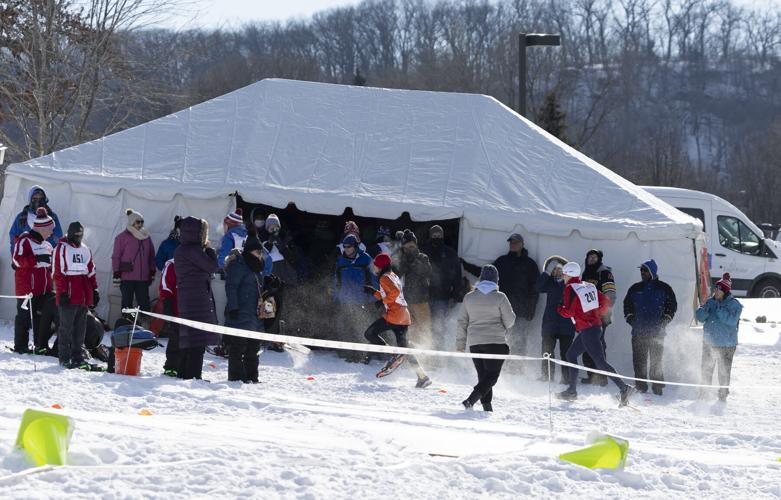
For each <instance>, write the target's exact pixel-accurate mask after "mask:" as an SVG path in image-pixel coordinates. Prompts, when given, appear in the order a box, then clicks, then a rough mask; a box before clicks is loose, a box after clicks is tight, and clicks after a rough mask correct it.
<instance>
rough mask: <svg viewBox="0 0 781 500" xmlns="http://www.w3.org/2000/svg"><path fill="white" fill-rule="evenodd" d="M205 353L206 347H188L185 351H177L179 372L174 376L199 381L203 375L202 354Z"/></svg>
mask: <svg viewBox="0 0 781 500" xmlns="http://www.w3.org/2000/svg"><path fill="white" fill-rule="evenodd" d="M204 352H206V347H188V348H186V349H180V350H179V356H180V357H179V370H177V372H176V375H177V376H178V377H179V378H182V379H185V380H190V379H193V378H194V379H199V380H200V379H201V375H202V374H203V353H204Z"/></svg>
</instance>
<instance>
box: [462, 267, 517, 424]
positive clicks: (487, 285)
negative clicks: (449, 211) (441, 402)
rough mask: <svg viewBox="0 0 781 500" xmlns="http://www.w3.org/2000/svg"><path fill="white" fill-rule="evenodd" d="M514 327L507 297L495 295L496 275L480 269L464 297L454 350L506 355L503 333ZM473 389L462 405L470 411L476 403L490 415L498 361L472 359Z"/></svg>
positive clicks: (506, 347)
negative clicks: (473, 286)
mask: <svg viewBox="0 0 781 500" xmlns="http://www.w3.org/2000/svg"><path fill="white" fill-rule="evenodd" d="M513 324H515V313H514V312H513V308H512V306H511V305H510V301H509V300H508V299H507V296H506V295H505V294H504V293H502V292H500V291H499V271H497V270H496V268H495V267H494V266H492V265H490V264H488V265H485V266H483V268H482V270H481V272H480V281H479V282H478V283H477V285H475V289H474V290H473V291H471V292H469V293H468V294H466V296H465V297H464V303H463V306H462V307H461V314H460V316H459V318H458V335H457V338H458V347H459V349H460V350H461V351H466V347H467V346H469V352H472V353H481V354H505V355H506V354H509V353H510V347H509V346H508V345H507V332H508V330H510V328H512V326H513ZM472 361H473V362H474V364H475V370H477V385H475V386H474V389H473V390H472V393H471V394H470V395H469V397H468V398H466V399H465V400H464V401H463V402H462V404H463V405H464V408H466V409H471V408H472V406H474V404H475V403H477V401H480V403H481V404H482V405H483V410H484V411H493V406H492V404H491V402H492V399H493V386H494V385H496V382H497V380H499V374H500V373H501V372H502V365H503V364H504V360H502V359H473V360H472Z"/></svg>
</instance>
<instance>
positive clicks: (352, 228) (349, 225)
mask: <svg viewBox="0 0 781 500" xmlns="http://www.w3.org/2000/svg"><path fill="white" fill-rule="evenodd" d="M348 234H352V235H353V236H355V237H356V238H358V242H359V243H360V241H361V233H360V231H359V229H358V224H356V223H355V222H353V221H351V220H348V221H347V222H345V223H344V231H342V236H347V235H348Z"/></svg>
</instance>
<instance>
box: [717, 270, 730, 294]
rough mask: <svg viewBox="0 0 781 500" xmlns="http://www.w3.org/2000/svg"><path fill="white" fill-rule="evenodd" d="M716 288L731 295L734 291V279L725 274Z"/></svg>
mask: <svg viewBox="0 0 781 500" xmlns="http://www.w3.org/2000/svg"><path fill="white" fill-rule="evenodd" d="M716 286H717V287H719V288H721V291H722V292H724V293H730V292H731V291H732V278H731V277H730V275H729V273H724V276H722V277H721V279H720V280H719V281H717V282H716Z"/></svg>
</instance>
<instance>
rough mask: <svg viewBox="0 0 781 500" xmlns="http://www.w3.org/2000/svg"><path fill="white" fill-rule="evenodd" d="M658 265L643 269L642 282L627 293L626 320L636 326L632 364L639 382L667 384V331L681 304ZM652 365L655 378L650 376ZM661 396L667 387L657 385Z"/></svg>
mask: <svg viewBox="0 0 781 500" xmlns="http://www.w3.org/2000/svg"><path fill="white" fill-rule="evenodd" d="M657 271H658V268H657V266H656V262H655V261H654V260H653V259H651V260H649V261H646V262H644V263H643V265H642V266H640V278H641V279H640V281H639V282H637V283H635V284H634V285H632V286H631V287H630V288H629V291H628V292H626V297H625V298H624V318H625V319H626V322H627V323H629V324H630V325H631V326H632V362H633V364H634V368H635V377H636V378H650V379H652V380H664V371H663V369H662V358H663V357H664V337H665V334H666V332H665V328H666V326H667V325H668V324H669V323H670V321H672V319H673V317H674V316H675V311H676V310H677V309H678V303H677V302H676V300H675V292H674V291H673V289H672V288H671V287H670V285H668V284H667V283H665V282H664V281H662V280H660V279H659V276H658V275H657ZM649 361H650V365H651V374H650V377H649V375H648V364H649ZM636 387H637V390H638V391H640V392H646V391H647V390H648V384H647V383H646V382H639V381H638V382H637V383H636ZM652 389H653V391H654V394H656V395H657V396H661V395H662V390H663V389H664V384H653V385H652Z"/></svg>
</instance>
